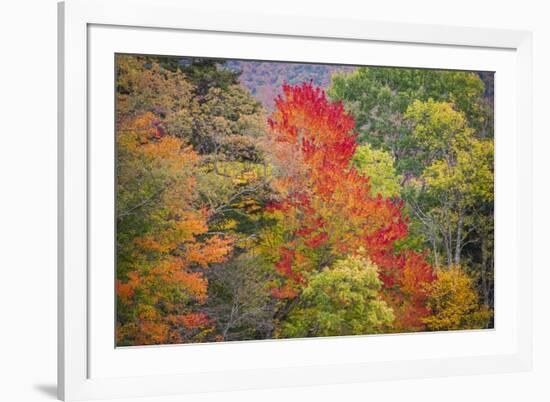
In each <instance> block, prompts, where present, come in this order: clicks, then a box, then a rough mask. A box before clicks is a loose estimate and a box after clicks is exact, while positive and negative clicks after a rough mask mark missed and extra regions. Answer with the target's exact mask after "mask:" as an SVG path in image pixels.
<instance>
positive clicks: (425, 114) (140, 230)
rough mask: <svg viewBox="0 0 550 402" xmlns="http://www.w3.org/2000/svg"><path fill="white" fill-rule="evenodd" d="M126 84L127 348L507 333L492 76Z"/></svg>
mask: <svg viewBox="0 0 550 402" xmlns="http://www.w3.org/2000/svg"><path fill="white" fill-rule="evenodd" d="M115 68H116V88H115V96H116V127H115V131H116V135H115V143H116V172H115V175H116V345H117V346H136V345H159V344H178V343H201V342H222V341H244V340H263V339H281V338H308V337H320V336H342V335H369V334H388V333H405V332H418V331H449V330H472V329H490V328H493V327H494V285H493V284H494V252H493V248H494V213H493V211H494V163H493V158H494V133H493V131H494V127H493V74H492V73H487V72H469V71H450V70H431V69H413V68H392V67H367V66H334V65H321V64H319V65H316V64H295V63H283V62H280V63H279V62H269V63H262V62H255V61H239V60H218V59H206V58H190V57H160V56H146V55H127V54H117V56H116V62H115Z"/></svg>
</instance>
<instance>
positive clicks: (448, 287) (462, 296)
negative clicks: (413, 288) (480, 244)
mask: <svg viewBox="0 0 550 402" xmlns="http://www.w3.org/2000/svg"><path fill="white" fill-rule="evenodd" d="M428 306H429V307H430V309H431V311H432V314H431V315H430V316H428V317H425V318H423V321H424V322H425V323H426V327H427V329H428V330H431V331H441V330H459V329H483V328H487V325H488V324H489V320H490V319H491V312H490V310H489V308H488V306H486V305H481V304H480V303H479V301H478V295H477V293H476V291H475V286H474V282H473V280H472V278H471V277H469V276H468V275H467V274H466V273H465V272H464V271H463V270H462V269H461V268H460V267H458V266H453V267H451V268H449V269H446V270H440V271H438V273H437V280H436V281H435V282H433V283H431V284H430V296H429V298H428Z"/></svg>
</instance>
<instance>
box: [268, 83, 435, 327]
mask: <svg viewBox="0 0 550 402" xmlns="http://www.w3.org/2000/svg"><path fill="white" fill-rule="evenodd" d="M283 90H284V97H279V98H278V99H277V102H276V103H277V109H276V110H275V112H274V113H273V114H272V117H271V119H270V126H271V133H270V139H271V143H270V148H271V150H272V154H273V163H274V164H275V165H276V166H277V175H276V179H274V181H273V184H272V185H273V188H274V191H276V192H277V193H278V195H277V196H275V198H274V199H273V202H272V205H271V206H270V207H269V209H268V210H269V211H270V212H271V213H272V214H273V217H274V218H276V219H277V220H279V222H281V225H280V226H278V227H277V228H275V229H271V230H270V231H269V232H268V233H266V234H264V241H265V246H266V247H265V248H264V249H265V252H266V253H270V252H271V257H272V258H273V261H274V263H275V267H276V269H277V271H278V272H279V273H280V274H281V276H282V277H283V281H282V285H281V286H278V287H275V288H274V289H273V294H274V295H275V296H276V297H278V298H282V299H289V300H292V299H294V298H296V297H297V296H298V295H299V294H300V293H301V291H302V289H303V287H304V286H306V284H307V277H308V275H309V273H311V272H316V271H320V270H322V269H323V267H326V266H331V265H332V264H333V263H334V262H335V261H336V260H337V259H339V258H340V257H341V256H345V255H347V254H354V253H357V252H358V250H362V252H364V254H365V255H366V256H367V257H368V258H369V259H370V260H371V261H372V262H373V263H374V264H376V265H377V266H378V267H379V269H380V272H379V274H380V277H381V279H382V281H383V283H384V287H385V289H388V291H395V292H394V293H395V294H394V296H395V297H394V299H393V301H394V302H395V303H396V304H399V305H400V306H401V305H404V306H403V308H400V311H403V314H406V315H410V316H411V317H417V318H418V317H420V316H422V315H424V314H426V313H427V311H426V310H425V309H424V308H423V306H422V303H423V301H424V294H423V290H422V287H423V283H424V282H430V281H432V280H433V275H432V272H431V267H429V265H427V264H425V263H423V260H422V257H421V256H418V255H417V254H416V253H414V252H413V251H410V250H407V251H406V252H402V253H398V252H397V251H396V249H395V242H396V241H397V240H399V239H402V238H404V237H406V235H407V222H406V218H404V217H403V215H402V211H401V207H402V203H401V202H400V201H398V200H395V199H390V198H383V197H382V196H381V195H380V194H379V195H373V194H371V187H370V185H369V179H368V177H365V176H364V175H362V174H360V173H359V172H358V170H357V169H356V168H355V167H354V166H353V164H352V163H351V160H352V157H353V155H354V154H355V151H356V148H357V143H356V141H355V134H353V132H352V130H353V128H354V121H353V118H352V117H351V116H350V115H349V114H347V113H346V112H345V111H344V109H343V106H342V104H341V103H334V102H330V101H329V100H328V99H327V98H326V96H325V94H324V92H323V91H321V90H320V89H318V88H317V89H314V88H313V87H312V85H310V84H303V85H299V86H294V87H291V86H285V87H284V88H283ZM270 250H271V251H270ZM407 271H410V272H411V273H412V275H410V276H409V277H408V278H409V279H413V278H414V280H416V281H418V283H417V285H418V286H409V287H406V289H407V290H408V292H410V293H405V292H402V290H404V289H405V287H403V288H402V289H401V290H400V285H402V284H403V281H404V280H405V279H406V276H405V272H407ZM421 294H422V295H421ZM292 306H293V304H292V302H288V303H286V304H285V305H284V307H283V308H282V309H281V310H280V312H281V313H280V314H278V317H277V319H282V318H283V317H284V316H285V315H286V314H288V311H289V309H290V308H291V307H292ZM410 322H411V328H412V327H415V326H416V325H418V327H422V325H421V323H420V322H419V321H418V320H417V319H416V320H415V319H411V320H410Z"/></svg>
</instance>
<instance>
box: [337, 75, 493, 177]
mask: <svg viewBox="0 0 550 402" xmlns="http://www.w3.org/2000/svg"><path fill="white" fill-rule="evenodd" d="M483 92H484V84H483V81H482V80H481V79H480V78H479V76H478V75H477V74H476V73H473V72H464V71H447V70H431V69H430V70H429V69H413V68H393V67H360V68H358V69H357V70H356V71H355V72H353V73H351V74H336V75H334V76H333V78H332V86H331V88H330V89H329V91H328V93H329V95H330V97H331V98H332V99H335V100H341V101H342V102H344V105H345V107H346V110H348V111H349V112H350V113H351V114H352V115H353V116H354V118H355V120H356V122H357V128H358V133H359V134H358V135H359V136H358V141H359V142H360V143H365V142H368V143H370V144H371V145H372V146H373V147H374V148H375V149H384V150H387V151H389V152H390V153H391V154H392V156H393V157H394V158H395V160H396V164H397V165H396V167H397V171H398V173H400V174H405V175H409V174H415V175H417V174H418V173H419V172H420V171H421V170H422V164H421V163H420V161H418V160H417V158H416V147H415V145H416V143H412V142H411V129H410V126H409V125H407V124H406V122H405V117H404V114H405V112H406V111H407V108H408V107H409V106H410V105H411V104H412V103H413V102H414V101H415V100H417V101H421V102H425V101H428V99H433V100H434V101H438V102H449V103H453V104H454V105H455V106H456V108H457V110H458V111H460V112H462V113H464V115H465V116H466V118H467V119H468V121H469V123H470V125H471V126H472V127H473V128H475V129H476V130H477V131H479V132H480V133H482V137H492V109H491V108H490V105H489V104H488V103H487V101H486V100H485V98H483Z"/></svg>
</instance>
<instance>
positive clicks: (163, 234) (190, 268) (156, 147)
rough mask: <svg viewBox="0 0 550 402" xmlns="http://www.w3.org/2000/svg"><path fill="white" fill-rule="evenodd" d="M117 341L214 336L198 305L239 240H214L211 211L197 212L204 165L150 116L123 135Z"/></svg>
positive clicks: (127, 126) (125, 125) (123, 129)
mask: <svg viewBox="0 0 550 402" xmlns="http://www.w3.org/2000/svg"><path fill="white" fill-rule="evenodd" d="M117 154H118V155H117V161H118V163H117V211H116V218H117V299H118V304H117V321H118V325H117V342H118V344H119V345H127V344H131V345H138V344H159V343H178V342H193V341H200V340H203V339H204V337H205V336H207V335H208V334H209V333H210V332H211V331H212V329H211V322H210V319H209V317H208V316H207V315H206V314H204V313H203V312H201V311H199V310H198V309H197V307H199V306H200V305H201V304H203V303H204V302H205V300H206V298H207V280H206V278H205V276H204V273H203V271H204V270H205V269H207V268H208V267H209V265H210V264H212V263H220V262H223V261H224V260H225V259H226V257H227V255H228V253H229V252H230V251H231V247H232V246H231V239H230V238H228V237H224V236H219V235H210V234H209V228H208V225H207V224H206V221H207V218H208V214H209V211H208V210H207V209H206V208H199V209H198V208H196V194H195V192H194V186H195V178H194V175H193V172H194V171H195V169H196V166H197V164H198V162H199V160H200V157H199V155H197V154H196V153H195V152H194V151H193V150H192V149H191V148H190V147H189V146H185V144H183V143H182V141H181V140H180V139H178V138H176V137H174V136H165V135H161V134H160V133H159V131H158V127H156V126H155V116H154V115H153V114H152V113H146V114H144V115H141V116H138V117H136V118H135V119H132V120H129V121H124V122H121V124H120V126H119V127H118V133H117Z"/></svg>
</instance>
